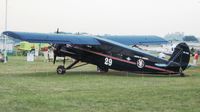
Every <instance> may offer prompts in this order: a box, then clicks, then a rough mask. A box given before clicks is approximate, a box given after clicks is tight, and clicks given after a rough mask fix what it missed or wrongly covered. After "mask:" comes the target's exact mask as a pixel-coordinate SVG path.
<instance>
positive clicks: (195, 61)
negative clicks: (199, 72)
mask: <svg viewBox="0 0 200 112" xmlns="http://www.w3.org/2000/svg"><path fill="white" fill-rule="evenodd" d="M198 59H199V54H198V52H197V51H196V52H195V54H194V60H193V64H194V65H197V62H198Z"/></svg>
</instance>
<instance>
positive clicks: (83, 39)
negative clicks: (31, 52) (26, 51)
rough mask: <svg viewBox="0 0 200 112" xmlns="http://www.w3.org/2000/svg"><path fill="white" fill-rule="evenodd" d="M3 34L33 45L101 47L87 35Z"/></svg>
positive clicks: (6, 32) (9, 32)
mask: <svg viewBox="0 0 200 112" xmlns="http://www.w3.org/2000/svg"><path fill="white" fill-rule="evenodd" d="M3 34H4V35H7V36H9V37H12V38H15V39H19V40H23V41H28V42H32V43H53V44H54V43H55V44H77V45H100V43H99V41H98V40H97V39H95V37H93V36H86V35H73V34H53V33H52V34H51V33H49V34H47V33H46V34H45V33H27V32H14V31H5V32H3Z"/></svg>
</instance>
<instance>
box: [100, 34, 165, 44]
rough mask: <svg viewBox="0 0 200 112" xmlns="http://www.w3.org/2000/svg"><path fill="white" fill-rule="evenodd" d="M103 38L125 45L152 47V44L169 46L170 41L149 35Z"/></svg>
mask: <svg viewBox="0 0 200 112" xmlns="http://www.w3.org/2000/svg"><path fill="white" fill-rule="evenodd" d="M102 37H103V38H106V39H109V40H112V41H115V42H119V43H121V44H125V45H151V44H167V43H168V41H166V40H165V39H163V38H161V37H158V36H153V35H147V36H136V35H120V36H119V35H116V36H115V35H111V36H109V35H108V36H102Z"/></svg>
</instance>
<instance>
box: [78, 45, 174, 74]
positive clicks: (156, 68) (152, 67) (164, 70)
mask: <svg viewBox="0 0 200 112" xmlns="http://www.w3.org/2000/svg"><path fill="white" fill-rule="evenodd" d="M75 48H77V49H80V50H83V51H86V52H90V53H93V54H97V55H101V56H105V57H109V58H111V59H113V60H118V61H121V62H125V63H129V64H133V65H136V63H135V62H131V61H128V60H124V59H120V58H116V57H113V56H110V55H106V54H103V53H99V52H95V51H90V50H87V49H83V48H80V47H75ZM145 67H146V68H150V69H154V70H159V71H163V72H168V73H175V72H174V71H170V70H166V69H162V68H158V67H154V66H150V65H145Z"/></svg>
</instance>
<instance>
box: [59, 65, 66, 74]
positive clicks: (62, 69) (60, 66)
mask: <svg viewBox="0 0 200 112" xmlns="http://www.w3.org/2000/svg"><path fill="white" fill-rule="evenodd" d="M65 72H66V69H65V67H64V66H63V65H59V66H58V67H57V74H59V75H63V74H64V73H65Z"/></svg>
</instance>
